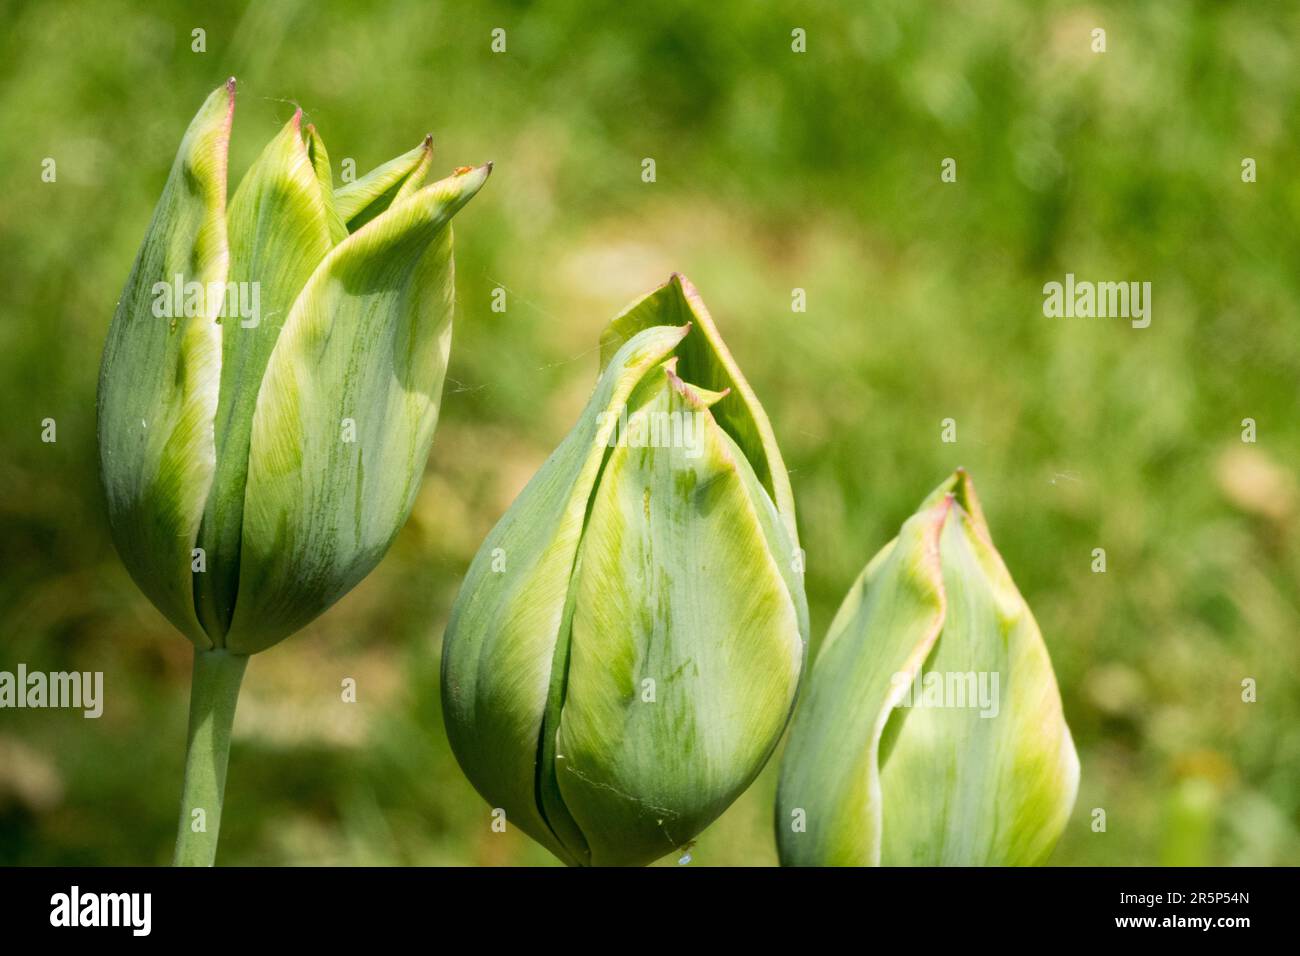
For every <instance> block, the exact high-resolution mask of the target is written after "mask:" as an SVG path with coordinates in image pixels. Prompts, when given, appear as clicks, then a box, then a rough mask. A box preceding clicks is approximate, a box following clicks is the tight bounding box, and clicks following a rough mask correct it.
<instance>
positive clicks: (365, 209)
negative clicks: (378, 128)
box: [334, 134, 433, 232]
mask: <svg viewBox="0 0 1300 956" xmlns="http://www.w3.org/2000/svg"><path fill="white" fill-rule="evenodd" d="M432 157H433V136H432V134H431V135H429V136H426V137H425V138H424V141H423V142H421V143H420V145H419V146H417V147H415V149H412V150H408V151H407V152H405V153H403V154H402V155H401V156H398V157H397V158H396V159H390V160H389V161H388V162H386V163H384V164H383V165H382V166H376V167H375V168H374V169H372V170H371V171H370V172H368V173H366V174H365V175H364V176H362V177H361V178H360V179H358V180H356V181H355V182H351V183H346V184H344V185H342V186H340V187H339V188H338V189H336V190H335V191H334V208H335V210H336V211H337V212H338V214H339V216H340V218H342V220H343V221H344V222H345V223H346V224H347V228H348V231H349V232H356V231H357V230H358V229H360V228H361V227H362V226H364V225H365V224H366V223H368V222H369V221H370V220H371V219H374V218H375V217H376V216H378V215H379V214H380V213H382V212H383V211H384V210H386V209H387V208H388V207H389V206H391V205H393V204H394V203H395V202H397V201H398V200H399V199H405V198H406V197H408V196H410V195H411V194H412V193H413V192H414V191H415V190H417V189H419V188H420V187H421V186H422V185H423V184H424V177H425V175H426V174H427V173H428V170H429V165H430V163H431V162H432Z"/></svg>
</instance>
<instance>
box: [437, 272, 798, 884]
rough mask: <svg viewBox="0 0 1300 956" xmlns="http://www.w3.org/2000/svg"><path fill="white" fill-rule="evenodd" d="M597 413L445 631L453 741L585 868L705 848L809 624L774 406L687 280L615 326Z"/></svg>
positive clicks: (496, 804) (789, 696)
mask: <svg viewBox="0 0 1300 956" xmlns="http://www.w3.org/2000/svg"><path fill="white" fill-rule="evenodd" d="M601 362H602V371H601V374H600V378H599V380H598V381H597V383H596V388H595V391H594V393H593V394H592V396H591V399H590V400H589V401H588V403H587V407H586V409H585V410H584V411H583V413H582V415H581V417H580V418H579V419H578V422H577V424H576V425H574V427H573V429H572V431H570V432H569V434H568V435H567V436H566V437H565V439H564V440H563V441H562V442H561V444H560V446H559V447H558V448H557V449H556V451H555V453H554V454H552V455H551V457H550V459H549V460H548V461H547V462H546V463H545V464H544V465H543V466H542V468H541V470H540V471H539V472H538V473H537V474H536V475H535V476H534V477H533V479H532V481H531V482H529V484H528V486H527V487H526V488H525V489H524V490H523V492H521V494H520V495H519V498H518V499H517V500H516V501H515V503H514V504H513V505H512V506H511V507H510V509H509V510H508V511H507V512H506V514H505V516H504V517H503V518H502V519H501V521H500V523H498V524H497V526H496V528H494V529H493V531H492V532H491V534H490V535H489V536H488V538H487V540H486V541H485V542H484V544H483V547H482V549H481V550H480V551H479V553H478V556H477V557H476V558H475V559H474V562H473V563H472V565H471V566H470V569H469V572H468V574H467V576H466V578H465V582H464V584H463V586H462V588H461V591H460V594H459V596H458V598H457V600H456V604H455V607H454V608H453V610H452V614H451V619H450V621H449V623H448V626H447V633H446V637H445V639H444V644H443V658H442V699H443V715H444V717H445V720H446V725H447V733H448V736H449V737H450V740H451V744H452V748H453V750H454V751H455V753H456V757H457V759H459V761H460V764H461V766H462V767H463V768H464V770H465V773H466V774H467V776H468V777H469V779H470V781H471V782H472V783H473V784H474V786H475V787H476V788H477V789H478V791H479V793H481V794H482V795H483V796H484V797H485V798H486V799H487V801H488V802H489V804H490V805H491V807H493V808H494V809H498V810H504V811H505V819H506V821H507V824H510V823H513V824H515V825H517V826H518V827H519V828H520V829H521V830H523V831H524V832H525V833H527V834H529V835H530V836H531V837H533V839H535V840H537V841H538V842H539V843H541V844H543V845H544V846H546V847H547V848H548V849H550V850H551V851H552V852H553V853H554V854H555V855H556V856H558V857H559V858H560V859H561V860H563V861H565V862H567V863H570V864H591V865H636V864H645V863H649V862H652V861H653V860H655V859H657V858H659V857H661V856H663V855H664V854H666V853H669V852H671V851H673V850H674V849H677V848H681V847H683V846H685V845H687V844H688V843H689V842H690V841H691V840H692V839H693V838H694V837H695V836H696V835H697V834H698V833H699V832H700V831H701V830H702V829H703V828H704V827H705V826H707V825H708V824H709V823H710V822H711V821H712V820H714V819H715V818H716V817H717V816H718V815H719V814H721V813H722V811H723V810H724V809H726V807H727V806H728V805H729V804H730V803H731V802H732V801H733V800H734V799H735V798H736V797H737V796H738V795H739V794H740V793H741V792H742V791H743V790H744V789H745V788H746V787H747V786H748V785H749V783H750V782H751V781H752V780H753V779H754V777H755V775H756V774H757V773H758V772H759V770H760V769H761V768H762V766H763V764H764V763H765V762H766V760H767V758H768V756H769V755H770V754H771V752H772V749H773V748H774V746H775V745H776V743H777V740H778V738H779V737H780V736H781V733H782V731H783V729H784V728H785V725H786V721H787V719H788V717H789V714H790V710H791V706H792V704H793V702H794V698H795V691H796V688H797V685H798V682H799V674H800V670H801V668H802V664H803V657H804V646H805V642H806V639H807V612H806V610H805V602H804V594H803V582H802V561H801V556H800V553H799V551H798V539H797V536H796V531H795V516H794V506H793V501H792V498H791V494H790V485H789V481H788V478H787V474H786V470H785V466H784V465H783V463H782V461H781V454H780V452H779V451H778V450H777V446H776V441H775V438H774V437H773V434H772V428H771V426H770V425H769V423H768V420H767V416H766V415H765V414H764V412H763V409H762V407H761V406H760V405H759V403H758V400H757V398H756V397H755V396H754V393H753V391H752V390H751V389H750V387H749V385H748V383H747V382H746V381H745V379H744V377H743V376H742V375H741V373H740V369H739V368H738V367H737V365H736V363H735V361H734V359H733V358H732V356H731V354H730V353H729V352H728V351H727V348H726V346H725V345H724V344H723V342H722V339H721V337H720V336H719V334H718V331H717V328H716V327H715V326H714V324H713V321H712V320H711V319H710V317H709V314H708V312H707V311H706V310H705V308H704V304H703V302H701V301H700V298H699V295H698V294H697V293H696V292H695V290H694V288H693V287H692V286H691V285H690V284H689V283H688V282H686V280H685V279H683V278H681V277H680V276H674V277H673V279H672V280H671V281H670V282H669V283H668V284H667V285H665V286H663V287H662V288H660V289H658V290H656V291H655V292H653V293H651V294H650V295H648V296H646V297H645V298H643V299H641V300H640V301H639V302H637V303H636V304H635V305H633V306H631V307H630V308H629V309H628V310H627V311H625V312H624V313H623V314H621V315H620V316H618V317H617V318H616V319H614V321H613V322H612V323H611V324H610V326H609V328H608V329H607V331H606V332H605V335H604V337H603V338H602V340H601Z"/></svg>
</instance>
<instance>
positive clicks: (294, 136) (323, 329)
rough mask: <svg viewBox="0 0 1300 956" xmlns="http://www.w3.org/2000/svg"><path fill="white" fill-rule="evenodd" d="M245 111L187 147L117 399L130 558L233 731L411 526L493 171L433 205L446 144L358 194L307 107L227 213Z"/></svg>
mask: <svg viewBox="0 0 1300 956" xmlns="http://www.w3.org/2000/svg"><path fill="white" fill-rule="evenodd" d="M234 107H235V86H234V80H233V79H232V80H230V81H229V82H228V83H227V84H226V85H225V86H224V87H222V88H221V89H218V90H216V91H215V92H214V93H213V94H212V95H211V96H210V97H208V99H207V101H206V102H205V103H204V104H203V106H202V108H201V109H200V110H199V112H198V115H197V116H195V118H194V120H193V122H192V123H191V124H190V127H189V129H188V131H187V132H186V134H185V137H184V139H183V140H182V142H181V146H180V150H179V152H178V153H177V156H176V160H175V162H174V164H173V165H172V168H171V173H170V175H169V177H168V179H167V183H166V185H165V186H164V187H163V193H162V198H161V199H159V201H158V205H157V207H156V209H155V210H154V215H153V220H152V222H151V224H150V226H149V230H148V232H147V234H146V235H145V239H144V243H143V244H142V245H141V247H140V251H139V254H138V255H137V257H136V260H135V265H134V267H133V268H132V270H131V275H130V278H129V279H128V280H127V284H126V288H125V290H124V291H123V293H122V297H121V300H120V301H119V302H118V306H117V312H116V314H115V316H114V317H113V323H112V326H111V328H110V329H109V333H108V341H107V343H106V345H105V348H104V358H103V364H102V367H101V370H100V380H99V448H100V463H101V473H102V479H103V484H104V489H105V492H106V495H107V499H108V517H109V523H110V526H111V528H112V534H113V539H114V542H115V543H116V545H117V548H118V551H119V552H120V554H121V556H122V560H123V562H124V563H125V564H126V567H127V569H128V570H129V571H130V573H131V576H132V577H133V578H134V579H135V581H136V583H137V584H138V585H139V586H140V588H141V589H142V590H143V591H144V592H145V594H146V595H148V597H149V598H150V599H151V600H152V601H153V603H154V604H155V605H156V606H157V607H158V609H159V610H160V611H162V613H163V614H164V615H166V617H167V618H168V619H169V620H170V621H171V622H172V623H173V624H174V625H175V626H176V627H177V628H178V629H179V630H180V631H181V632H182V633H184V634H185V635H186V636H187V637H188V638H189V639H190V640H191V641H193V643H194V645H195V647H196V650H197V651H198V652H199V654H200V655H203V654H207V655H211V656H209V657H199V658H196V665H195V680H196V693H195V694H194V695H193V698H192V705H193V706H199V705H200V704H202V703H203V701H205V700H206V701H207V702H208V703H207V704H206V705H204V706H207V707H208V708H209V710H212V709H213V708H216V709H217V710H220V709H221V708H228V709H229V710H230V711H231V712H233V706H234V697H233V695H234V694H237V692H238V685H239V681H238V679H237V676H238V675H236V674H235V670H236V669H238V671H239V673H240V674H242V667H243V662H244V660H245V658H246V655H249V654H252V653H254V652H256V651H260V650H263V649H265V648H267V647H269V646H271V645H272V644H275V643H276V642H278V641H280V640H282V639H284V638H285V637H287V636H288V635H290V634H292V633H293V632H294V631H296V630H298V629H299V628H301V627H303V626H304V625H305V624H307V623H308V622H309V621H311V620H312V619H313V618H315V617H316V616H317V615H319V614H320V613H321V612H323V611H324V610H325V609H326V608H328V607H329V606H330V605H331V604H333V603H334V602H335V601H337V600H338V599H339V598H340V597H342V596H343V595H344V594H346V593H347V592H348V591H349V590H350V589H351V588H352V587H353V586H354V585H356V584H357V582H358V581H360V580H361V579H362V578H363V577H364V576H365V575H366V574H367V573H369V571H370V570H371V569H372V568H373V567H374V566H375V564H376V563H378V561H379V559H380V558H381V557H382V556H383V555H384V553H385V551H386V550H387V549H388V546H389V544H390V543H391V541H392V539H393V537H394V536H395V535H396V533H397V531H398V529H399V528H400V526H401V525H402V523H403V522H404V521H405V520H406V517H407V515H408V514H409V513H410V509H411V507H412V505H413V504H414V501H415V496H416V492H417V490H418V486H419V481H420V477H421V474H422V472H423V469H424V463H425V459H426V458H427V456H428V452H429V446H430V444H431V442H432V440H433V432H434V427H435V425H436V423H437V419H438V407H439V403H440V401H441V394H442V385H443V378H444V375H445V373H446V367H447V357H448V350H449V348H450V343H451V318H452V300H453V288H452V238H451V224H450V223H451V218H452V216H454V215H455V213H456V212H457V210H459V209H460V208H461V206H463V205H464V204H465V203H466V202H468V201H469V199H470V198H471V197H472V196H473V195H474V194H475V193H476V192H477V191H478V189H479V188H480V187H481V186H482V185H483V182H484V180H485V179H486V178H487V175H488V172H489V170H490V166H480V167H478V168H476V169H468V170H465V169H462V170H460V171H458V173H457V174H455V175H453V176H451V177H449V178H447V179H443V180H441V181H439V182H436V183H433V184H432V185H429V186H424V185H422V184H423V181H424V176H425V173H426V171H427V169H428V167H429V162H430V160H429V156H430V140H429V139H427V138H426V140H425V141H424V143H423V144H421V146H419V147H417V148H416V149H414V150H412V151H410V152H408V153H407V154H405V155H404V156H401V157H399V158H398V159H395V160H393V161H392V162H390V163H387V164H385V165H384V166H381V167H379V168H378V169H376V170H375V171H374V172H373V173H371V174H370V175H368V176H366V177H363V178H362V179H360V180H358V181H357V182H355V183H350V184H347V185H344V186H343V187H341V188H340V189H338V190H335V189H334V187H333V180H332V176H331V172H330V164H329V158H328V156H327V155H326V152H325V146H324V143H323V142H322V141H321V139H320V137H319V136H318V135H317V133H316V131H315V129H314V128H313V127H311V126H308V127H306V129H304V128H303V127H302V111H301V110H298V111H296V112H295V113H294V115H293V118H292V119H291V120H290V121H289V122H288V123H287V124H286V125H285V127H284V129H283V130H281V132H280V134H279V135H278V136H276V137H275V138H274V139H273V140H272V141H271V142H270V143H269V144H268V145H267V146H266V148H265V149H264V150H263V151H262V154H261V156H260V157H259V158H258V159H257V161H256V162H255V163H254V164H253V166H252V168H251V169H250V170H249V171H248V173H247V175H245V177H244V178H243V181H242V182H241V183H240V185H239V188H238V189H237V190H235V192H234V195H233V196H232V197H231V198H230V201H229V204H227V200H226V192H227V187H226V172H227V163H228V158H227V147H228V144H229V140H230V130H231V123H232V120H233V117H234ZM223 662H224V663H223ZM214 674H215V675H216V676H212V675H214ZM200 680H202V681H204V682H206V683H207V684H209V685H211V686H210V687H209V688H208V689H207V690H212V688H225V690H224V691H223V692H221V693H217V692H215V691H214V692H213V693H208V692H207V690H205V691H204V692H200V689H199V688H198V687H197V682H199V681H200ZM226 698H229V699H228V700H227V699H226ZM209 716H210V715H209ZM229 716H230V715H229V714H219V715H218V716H217V723H218V724H220V723H221V722H222V721H223V720H225V718H227V717H229ZM203 717H204V715H203V714H199V713H197V712H196V711H192V715H191V720H192V728H191V732H192V735H193V733H194V731H195V727H194V721H195V719H196V718H203ZM200 724H201V725H202V726H206V724H203V721H202V720H201V719H200ZM217 737H218V738H220V733H219V732H218V733H217ZM192 745H193V740H192ZM213 746H216V747H218V748H220V747H221V746H222V741H221V740H220V739H217V740H216V741H215V743H214V744H213ZM192 749H193V747H192ZM208 763H211V761H208ZM191 769H194V768H191ZM210 771H211V767H208V768H207V769H206V770H204V771H203V772H204V773H205V774H208V775H210ZM223 775H224V755H223V756H222V758H221V769H220V773H218V774H217V775H216V777H217V779H216V780H215V781H213V780H210V781H209V784H210V785H211V784H214V783H217V784H219V782H220V778H221V777H223ZM188 786H189V783H188V778H187V787H188ZM216 789H217V790H218V791H219V789H220V787H219V786H217V788H216ZM218 797H219V793H218ZM208 809H211V808H208ZM217 809H218V811H219V807H218V808H217ZM185 822H186V821H185V820H184V819H182V826H183V827H184V825H185ZM207 828H208V830H209V832H211V831H213V830H214V826H213V823H212V821H211V820H209V821H208V822H207Z"/></svg>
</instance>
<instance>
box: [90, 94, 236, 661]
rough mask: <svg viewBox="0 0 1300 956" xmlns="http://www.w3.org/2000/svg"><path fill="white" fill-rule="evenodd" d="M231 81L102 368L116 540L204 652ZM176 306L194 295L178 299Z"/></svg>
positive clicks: (190, 153)
mask: <svg viewBox="0 0 1300 956" xmlns="http://www.w3.org/2000/svg"><path fill="white" fill-rule="evenodd" d="M234 106H235V87H234V81H233V80H231V81H230V82H228V83H227V84H226V85H225V86H224V87H222V88H221V89H218V90H216V91H215V92H214V93H212V95H211V96H209V97H208V99H207V101H206V102H205V103H204V104H203V106H202V107H201V108H200V110H199V112H198V114H197V115H196V116H195V118H194V120H193V122H192V123H191V124H190V127H189V129H188V130H187V131H186V133H185V137H184V139H183V140H182V141H181V145H180V150H179V151H178V153H177V156H176V161H175V163H174V164H173V165H172V169H171V173H170V175H169V176H168V179H167V184H166V186H165V187H164V188H163V193H162V197H161V198H160V199H159V200H158V205H157V207H156V208H155V210H154V215H153V220H152V222H151V223H150V226H149V231H148V233H147V234H146V236H145V240H144V243H143V245H142V246H141V248H140V252H139V253H138V255H137V257H136V261H135V265H134V267H133V269H132V271H131V276H130V278H129V279H128V280H127V284H126V288H125V289H124V290H123V292H122V297H121V299H120V300H119V302H118V306H117V312H116V314H115V315H114V317H113V323H112V326H111V327H110V329H109V332H108V340H107V343H106V344H105V347H104V358H103V363H102V365H101V367H100V377H99V398H98V419H99V422H98V428H99V449H100V471H101V476H102V479H103V483H104V489H105V493H106V495H107V499H108V517H109V523H110V526H111V528H112V533H113V540H114V542H115V543H116V545H117V548H118V551H119V552H120V553H121V555H122V560H123V563H125V565H126V567H127V569H128V570H129V571H130V573H131V576H132V577H133V578H134V579H135V581H136V583H137V584H138V585H139V586H140V589H141V590H142V591H144V593H145V594H147V595H148V596H149V598H150V600H152V601H153V603H154V604H155V605H156V606H157V607H158V608H159V610H161V611H162V612H163V614H165V615H166V616H167V618H168V620H170V621H171V622H172V624H174V625H175V626H176V627H177V628H178V629H179V630H180V631H181V632H182V633H184V634H185V635H186V636H187V637H189V638H190V639H191V640H192V641H194V643H195V644H196V645H198V646H199V647H201V648H205V649H206V648H208V647H210V646H211V641H210V640H209V639H208V637H207V635H206V634H205V632H204V631H203V628H202V627H201V626H200V624H199V622H198V619H197V617H196V616H195V613H194V604H193V584H192V580H191V570H190V569H191V561H192V557H191V551H192V549H193V548H194V543H195V539H196V537H197V535H198V530H199V523H200V521H201V519H202V516H203V509H204V503H205V501H206V500H207V495H208V488H209V487H210V485H211V483H212V476H213V471H214V468H215V462H216V450H215V442H214V437H213V419H214V417H215V415H216V410H217V396H218V384H219V379H220V375H221V338H220V327H219V326H217V325H216V324H215V322H214V320H215V319H216V317H217V314H218V312H219V311H220V309H221V300H220V297H219V296H212V295H207V294H206V290H208V289H210V288H212V286H211V285H210V284H211V283H217V284H219V283H223V282H224V281H225V279H226V270H227V262H228V250H227V245H226V223H225V207H226V161H227V149H228V146H229V142H230V123H231V119H232V115H233V112H234ZM177 275H180V276H182V277H183V281H184V282H186V283H191V282H197V283H200V284H201V286H202V288H203V289H204V290H205V294H204V295H203V296H202V303H201V308H199V309H197V310H196V311H198V312H199V313H200V314H195V315H190V316H182V315H176V316H175V317H174V318H170V319H169V318H168V317H167V316H165V315H164V316H158V315H155V314H154V308H153V306H154V305H155V304H157V302H158V301H159V300H158V296H159V284H162V288H165V287H166V286H169V285H171V284H172V283H173V282H174V280H175V277H176V276H177ZM172 304H173V306H180V305H183V304H184V303H180V302H173V303H172Z"/></svg>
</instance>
